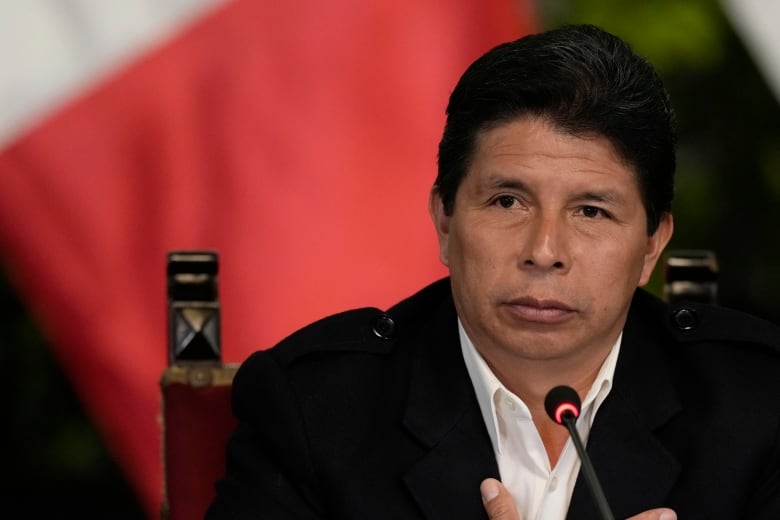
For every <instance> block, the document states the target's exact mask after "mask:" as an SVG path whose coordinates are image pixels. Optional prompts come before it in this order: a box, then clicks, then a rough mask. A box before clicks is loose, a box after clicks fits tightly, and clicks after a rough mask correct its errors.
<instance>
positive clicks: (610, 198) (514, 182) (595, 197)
mask: <svg viewBox="0 0 780 520" xmlns="http://www.w3.org/2000/svg"><path fill="white" fill-rule="evenodd" d="M484 188H486V189H496V188H499V189H511V190H517V191H523V192H530V191H532V190H531V189H530V188H529V187H528V185H527V184H526V183H525V182H523V181H522V180H520V179H516V178H512V177H504V176H503V175H491V176H490V177H488V178H487V179H486V180H485V183H484ZM571 200H574V201H583V202H600V203H603V204H620V203H622V202H623V201H624V200H625V197H624V196H623V195H621V194H620V193H619V192H618V191H616V190H612V189H608V188H607V189H604V190H587V189H586V190H584V191H582V192H579V193H576V194H575V195H574V196H573V197H571Z"/></svg>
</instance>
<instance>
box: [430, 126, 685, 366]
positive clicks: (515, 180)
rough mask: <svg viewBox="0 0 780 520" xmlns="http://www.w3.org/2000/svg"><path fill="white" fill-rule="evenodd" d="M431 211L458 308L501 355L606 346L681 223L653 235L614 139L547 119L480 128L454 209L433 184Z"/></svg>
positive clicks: (494, 359)
mask: <svg viewBox="0 0 780 520" xmlns="http://www.w3.org/2000/svg"><path fill="white" fill-rule="evenodd" d="M431 214H432V216H433V219H434V223H435V225H436V229H437V233H438V236H439V245H440V256H441V260H442V262H443V263H444V264H445V265H447V266H448V267H449V270H450V275H451V278H452V288H453V295H454V298H455V305H456V307H457V310H458V315H459V316H460V318H461V320H462V322H463V324H464V327H465V328H466V331H467V332H468V334H469V337H470V338H471V339H472V341H473V342H474V344H475V345H476V346H477V349H478V350H479V351H480V353H481V354H482V355H483V356H484V357H485V358H486V359H487V360H488V362H489V363H491V364H493V365H495V364H497V363H503V362H506V361H511V360H512V359H526V360H551V359H560V360H571V361H573V362H577V361H578V360H580V359H586V358H587V356H589V355H591V356H593V355H596V356H599V355H601V356H602V357H603V355H605V353H606V352H607V351H608V350H609V348H610V347H611V346H612V345H613V344H614V342H615V341H616V340H617V337H618V334H619V333H620V331H621V330H622V327H623V325H624V322H625V318H626V314H627V311H628V306H629V302H630V300H631V297H632V294H633V292H634V290H635V289H636V287H637V286H640V285H644V284H645V283H647V281H648V279H649V277H650V274H651V272H652V270H653V268H654V266H655V264H656V261H657V260H658V257H659V255H660V254H661V252H662V250H663V248H664V247H665V246H666V243H667V242H668V240H669V238H670V236H671V233H672V220H671V216H667V217H665V218H664V219H663V221H662V223H661V225H660V227H659V229H658V231H657V232H656V233H655V234H654V235H653V236H651V237H648V235H647V218H646V213H645V210H644V206H643V204H642V200H641V196H640V193H639V187H638V184H637V180H636V177H635V175H634V173H633V171H632V169H631V168H630V167H629V166H627V165H626V164H624V163H623V162H622V161H621V160H620V159H619V157H618V156H617V154H616V153H615V152H614V149H613V147H612V145H611V143H610V142H609V141H608V140H607V139H605V138H602V137H593V138H579V137H573V136H571V135H567V134H565V133H561V132H560V131H558V130H557V129H556V128H555V127H553V126H552V125H551V124H550V123H548V122H546V121H545V120H542V119H529V118H523V119H519V120H516V121H513V122H510V123H507V124H504V125H502V126H499V127H497V128H494V129H491V130H488V131H485V132H483V133H482V134H481V135H480V137H479V138H478V140H477V143H476V149H475V153H474V157H473V161H472V164H471V167H470V168H469V170H468V172H467V173H466V175H465V177H464V179H463V181H462V183H461V185H460V187H459V188H458V192H457V195H456V197H455V204H454V209H453V212H452V215H450V216H447V215H445V214H444V209H443V206H442V202H441V198H440V197H439V196H438V194H437V193H435V192H434V193H433V194H432V196H431ZM594 353H595V354H594Z"/></svg>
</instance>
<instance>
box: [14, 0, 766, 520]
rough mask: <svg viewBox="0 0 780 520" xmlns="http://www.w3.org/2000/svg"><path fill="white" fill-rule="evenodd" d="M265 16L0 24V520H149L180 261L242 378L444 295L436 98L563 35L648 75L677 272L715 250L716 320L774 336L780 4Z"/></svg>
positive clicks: (84, 4)
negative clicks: (6, 512) (201, 279)
mask: <svg viewBox="0 0 780 520" xmlns="http://www.w3.org/2000/svg"><path fill="white" fill-rule="evenodd" d="M20 4H25V6H26V7H20ZM272 4H273V3H272V2H270V1H265V0H254V1H248V0H246V1H245V0H234V1H205V2H204V1H199V2H198V1H187V0H179V1H173V0H168V1H159V2H146V3H144V2H138V3H137V4H136V7H135V10H133V9H132V8H130V7H128V5H129V3H128V4H125V5H124V6H123V7H121V8H120V7H119V4H118V3H113V2H111V3H102V2H99V1H97V2H96V1H87V0H81V1H76V0H65V1H61V0H54V1H49V2H47V1H44V0H38V1H31V2H25V3H17V2H14V0H0V35H1V36H0V43H2V45H0V49H2V50H0V56H2V57H3V63H7V64H9V72H8V73H7V74H6V73H4V75H3V77H2V79H0V118H2V124H3V126H2V128H0V267H2V277H1V278H0V309H1V310H2V312H0V342H1V344H0V360H1V361H2V365H1V366H2V367H3V368H4V369H5V371H6V372H5V374H6V375H5V376H4V377H3V378H2V383H0V385H2V395H3V396H4V397H3V399H2V401H0V402H2V406H3V410H2V414H3V417H4V422H5V425H4V427H3V428H2V430H1V431H2V433H0V435H1V436H2V437H0V446H2V449H3V450H4V451H5V457H4V458H5V461H6V464H5V467H6V468H8V469H7V470H6V471H4V472H3V475H2V477H0V478H2V482H0V496H2V501H3V502H4V504H6V506H7V507H14V506H15V507H17V508H19V510H22V511H27V512H28V516H31V517H33V518H36V517H38V516H41V517H42V516H43V515H46V517H47V518H71V517H77V516H78V517H79V518H106V517H109V516H110V517H112V518H120V519H121V518H128V519H130V518H156V517H157V516H158V515H157V510H158V509H159V494H160V489H161V488H160V481H159V479H160V471H161V469H160V466H159V456H160V455H159V438H158V437H159V432H158V423H157V414H158V412H159V397H158V387H157V383H158V379H159V375H160V373H161V370H162V369H163V368H164V366H165V363H166V350H165V348H166V336H165V335H166V328H165V327H166V325H165V279H164V269H165V253H166V252H167V251H168V250H170V249H174V248H207V249H216V250H218V251H219V252H220V255H221V271H220V284H221V285H220V288H221V294H222V299H223V313H224V316H225V318H224V320H225V322H224V329H223V331H224V334H223V337H224V344H225V349H224V356H225V359H226V361H231V362H232V361H240V360H241V359H243V358H244V357H245V356H246V355H247V354H248V353H249V352H251V351H252V350H254V349H256V348H265V347H267V346H270V345H271V344H273V343H274V342H275V341H278V340H279V339H281V337H283V336H284V335H285V334H286V333H288V332H290V331H292V330H293V329H294V328H295V327H297V326H299V325H301V324H303V323H306V322H308V321H311V320H312V319H315V318H317V317H320V316H322V315H324V314H326V313H330V312H334V311H337V310H340V309H342V308H345V307H351V306H355V305H379V306H386V305H389V304H390V303H392V302H393V301H395V300H396V299H398V298H399V297H402V296H404V295H406V294H408V293H410V292H411V291H412V290H414V289H415V288H417V287H419V286H421V285H422V284H423V283H426V282H427V281H429V280H433V279H435V278H437V277H438V276H440V275H442V274H443V271H442V270H441V268H440V266H438V263H437V260H436V253H435V246H434V244H433V241H434V235H433V232H432V230H429V229H428V224H427V216H426V214H425V201H426V198H427V189H428V187H429V185H430V183H431V182H432V180H433V178H434V174H435V146H436V142H437V140H438V136H439V133H440V131H441V125H442V123H443V109H444V104H445V103H446V97H447V95H448V93H449V90H450V89H451V88H452V86H453V85H454V82H455V81H456V79H457V77H458V75H459V74H460V73H461V72H462V70H463V68H464V67H465V66H466V65H467V64H468V63H469V62H470V61H471V60H472V59H473V58H475V57H476V56H478V55H479V54H481V53H482V52H484V51H485V50H487V49H488V48H489V47H491V46H492V45H494V44H496V43H498V42H500V41H503V40H505V39H508V38H512V37H515V36H519V35H521V34H524V33H527V32H529V31H534V30H538V29H544V28H548V27H553V26H557V25H559V24H562V23H569V22H589V23H595V24H597V25H600V26H602V27H604V28H605V29H607V30H610V31H612V32H614V33H616V34H618V35H619V36H622V37H623V38H625V39H626V40H627V41H629V42H630V43H631V44H632V45H633V47H634V48H635V49H636V50H637V51H638V52H639V53H640V54H643V55H645V56H646V57H648V58H649V60H650V61H651V62H653V63H654V64H655V65H656V66H657V68H658V70H659V72H660V73H661V75H662V77H663V78H664V80H665V82H666V85H667V87H668V89H669V91H670V92H671V96H672V101H673V104H674V106H675V109H676V111H677V117H678V124H679V135H680V142H679V167H678V178H677V194H676V200H675V206H674V211H675V214H676V229H675V236H674V238H673V240H672V244H671V246H670V247H671V248H673V249H694V248H696V249H708V250H712V251H714V252H715V253H716V254H717V257H718V261H719V264H720V279H719V301H720V303H721V304H722V305H727V306H730V307H736V308H740V309H744V310H747V311H750V312H752V313H754V314H757V315H759V316H761V317H764V318H766V319H768V320H771V321H774V322H780V303H778V300H777V297H776V294H778V293H780V273H779V272H778V269H777V266H778V265H780V240H778V232H777V230H776V227H775V226H776V225H777V224H778V223H780V204H778V203H779V202H780V105H779V104H778V99H779V98H778V92H780V87H779V86H778V84H777V83H776V82H775V81H776V79H773V78H777V77H778V72H777V71H776V70H775V71H772V70H770V69H769V67H768V66H767V65H768V64H770V63H774V64H775V66H777V65H776V64H777V63H780V57H777V56H775V59H774V60H773V59H772V57H771V55H767V54H766V53H765V52H766V49H767V48H769V49H770V50H771V49H772V48H774V49H775V52H777V49H780V43H778V42H777V41H775V42H774V44H772V43H771V42H770V43H764V42H766V40H765V39H764V36H765V31H764V30H763V29H762V27H761V24H762V23H764V24H766V22H767V21H770V22H771V20H777V19H778V16H780V8H778V7H777V5H776V3H774V2H771V1H765V2H761V1H750V0H748V1H739V0H733V1H727V0H722V1H717V0H688V1H686V2H679V1H675V0H648V1H644V2H635V1H628V0H537V1H535V2H532V1H526V2H522V1H518V0H515V1H512V0H490V1H476V0H474V1H469V0H457V1H456V0H453V1H451V2H445V1H443V0H442V1H422V0H421V1H418V2H407V3H403V2H400V3H399V2H371V3H370V4H372V5H373V7H371V8H370V9H369V8H368V7H366V6H363V2H349V1H348V0H339V1H335V0H334V1H333V2H329V4H332V5H329V6H328V7H327V8H323V7H321V6H317V5H316V2H314V1H309V2H306V1H303V0H301V1H297V2H288V3H287V4H286V5H288V7H285V8H282V7H279V6H275V5H272ZM374 4H375V5H374ZM131 15H133V16H131ZM158 19H163V20H164V21H163V22H158V21H153V20H158ZM314 28H316V29H314ZM770 36H771V34H770ZM82 56H86V57H87V58H82ZM345 57H346V58H345ZM90 60H91V61H90ZM88 62H89V63H95V65H94V66H91V68H90V67H88V66H87V63H88ZM299 64H300V65H299ZM74 67H75V68H78V67H81V69H82V70H81V72H79V73H78V75H73V76H68V74H69V73H66V72H65V69H66V68H74ZM57 74H59V76H58V77H65V78H66V79H64V80H56V78H55V75H57ZM57 81H60V82H59V83H57ZM54 87H58V88H59V91H58V92H54V91H55V88H54ZM273 88H276V89H277V90H267V89H273ZM312 92H313V93H316V94H317V95H319V96H321V97H320V98H318V99H317V100H314V99H313V98H310V97H307V96H310V95H311V93H312ZM136 99H137V100H136ZM171 107H173V108H171ZM223 111H224V112H223ZM223 113H227V114H230V115H229V117H227V116H222V115H221V114H223ZM316 125H319V126H316ZM345 128H346V129H345ZM333 134H335V136H336V137H335V138H334V137H333ZM336 138H338V139H340V140H339V141H338V142H337V141H335V140H334V139H336ZM329 139H330V140H329ZM247 158H252V159H251V160H250V159H247ZM410 179H411V180H410ZM410 213H411V215H410ZM410 230H412V231H411V232H410ZM399 250H401V251H400V252H399ZM659 274H660V273H656V277H655V278H654V280H653V282H652V283H651V286H650V288H651V290H652V291H654V292H656V293H657V294H659V295H660V291H661V284H660V276H659ZM334 293H338V295H336V296H334ZM269 302H270V303H271V305H270V306H269ZM9 463H10V464H9Z"/></svg>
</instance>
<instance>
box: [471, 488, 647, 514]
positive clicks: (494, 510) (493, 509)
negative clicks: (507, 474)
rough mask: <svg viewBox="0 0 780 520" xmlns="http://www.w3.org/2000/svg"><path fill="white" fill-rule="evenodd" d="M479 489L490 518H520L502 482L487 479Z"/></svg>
mask: <svg viewBox="0 0 780 520" xmlns="http://www.w3.org/2000/svg"><path fill="white" fill-rule="evenodd" d="M479 491H480V493H481V494H482V503H483V504H484V505H485V512H486V513H487V515H488V518H490V520H520V513H518V512H517V506H515V501H514V499H513V498H512V495H511V494H510V493H509V491H508V490H507V489H506V488H505V487H504V485H503V484H501V482H499V481H498V480H496V479H494V478H488V479H485V480H483V481H482V484H481V485H480V486H479ZM640 520H644V519H640Z"/></svg>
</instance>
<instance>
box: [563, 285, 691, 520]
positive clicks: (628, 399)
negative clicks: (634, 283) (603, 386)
mask: <svg viewBox="0 0 780 520" xmlns="http://www.w3.org/2000/svg"><path fill="white" fill-rule="evenodd" d="M655 305H656V302H653V301H651V300H650V297H649V296H648V295H646V294H643V293H641V291H640V292H639V293H638V294H637V297H635V299H634V303H633V305H632V308H631V312H630V314H629V318H628V321H627V323H626V328H625V331H624V334H623V343H622V345H621V351H620V357H619V359H618V364H617V368H616V370H615V378H614V386H613V388H612V391H611V392H610V395H609V397H608V398H607V399H606V400H605V401H604V403H603V404H602V406H601V408H600V409H599V411H598V413H597V415H596V419H595V421H594V423H593V428H592V429H591V432H590V436H589V439H588V447H587V450H588V454H589V456H590V458H591V460H592V462H593V466H594V468H595V470H596V473H597V474H598V477H599V480H600V481H601V484H602V487H603V488H604V493H605V495H606V496H607V501H608V502H609V504H610V506H611V508H612V511H613V514H614V515H615V518H617V519H623V518H628V517H630V516H632V515H635V514H637V513H639V512H641V511H645V510H647V509H652V508H656V507H660V506H662V505H663V504H664V501H665V500H666V498H667V496H668V495H669V492H670V490H671V488H672V486H673V485H674V483H675V482H676V480H677V476H678V474H679V471H680V465H679V463H678V461H677V460H676V459H675V458H674V457H673V456H672V455H671V454H670V453H669V452H668V451H667V450H666V449H665V448H664V446H663V445H662V444H661V443H660V442H659V441H658V440H657V438H656V436H655V434H654V432H655V431H656V430H657V429H658V428H660V427H661V426H663V425H664V424H666V423H667V422H668V421H669V420H670V419H671V418H672V417H673V416H674V415H675V414H676V413H677V412H678V411H679V409H680V406H679V403H678V401H677V398H676V395H675V390H674V386H673V384H672V381H671V379H670V375H669V374H670V370H669V367H668V366H667V363H666V361H665V359H664V355H663V348H662V346H663V344H664V343H665V342H669V341H672V340H671V339H670V338H668V337H667V336H665V334H664V332H663V330H664V327H663V324H662V323H661V322H660V321H659V322H658V323H653V322H650V321H648V320H647V319H646V318H645V317H646V316H648V315H649V316H663V315H664V312H663V310H661V309H651V308H650V307H651V306H655ZM567 518H568V520H587V519H593V518H598V515H597V512H596V508H595V506H594V502H593V499H592V498H591V495H590V490H589V489H588V487H587V483H586V482H585V481H584V478H583V476H582V474H580V475H579V477H578V479H577V483H576V485H575V488H574V494H573V495H572V500H571V503H570V506H569V514H568V516H567Z"/></svg>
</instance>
